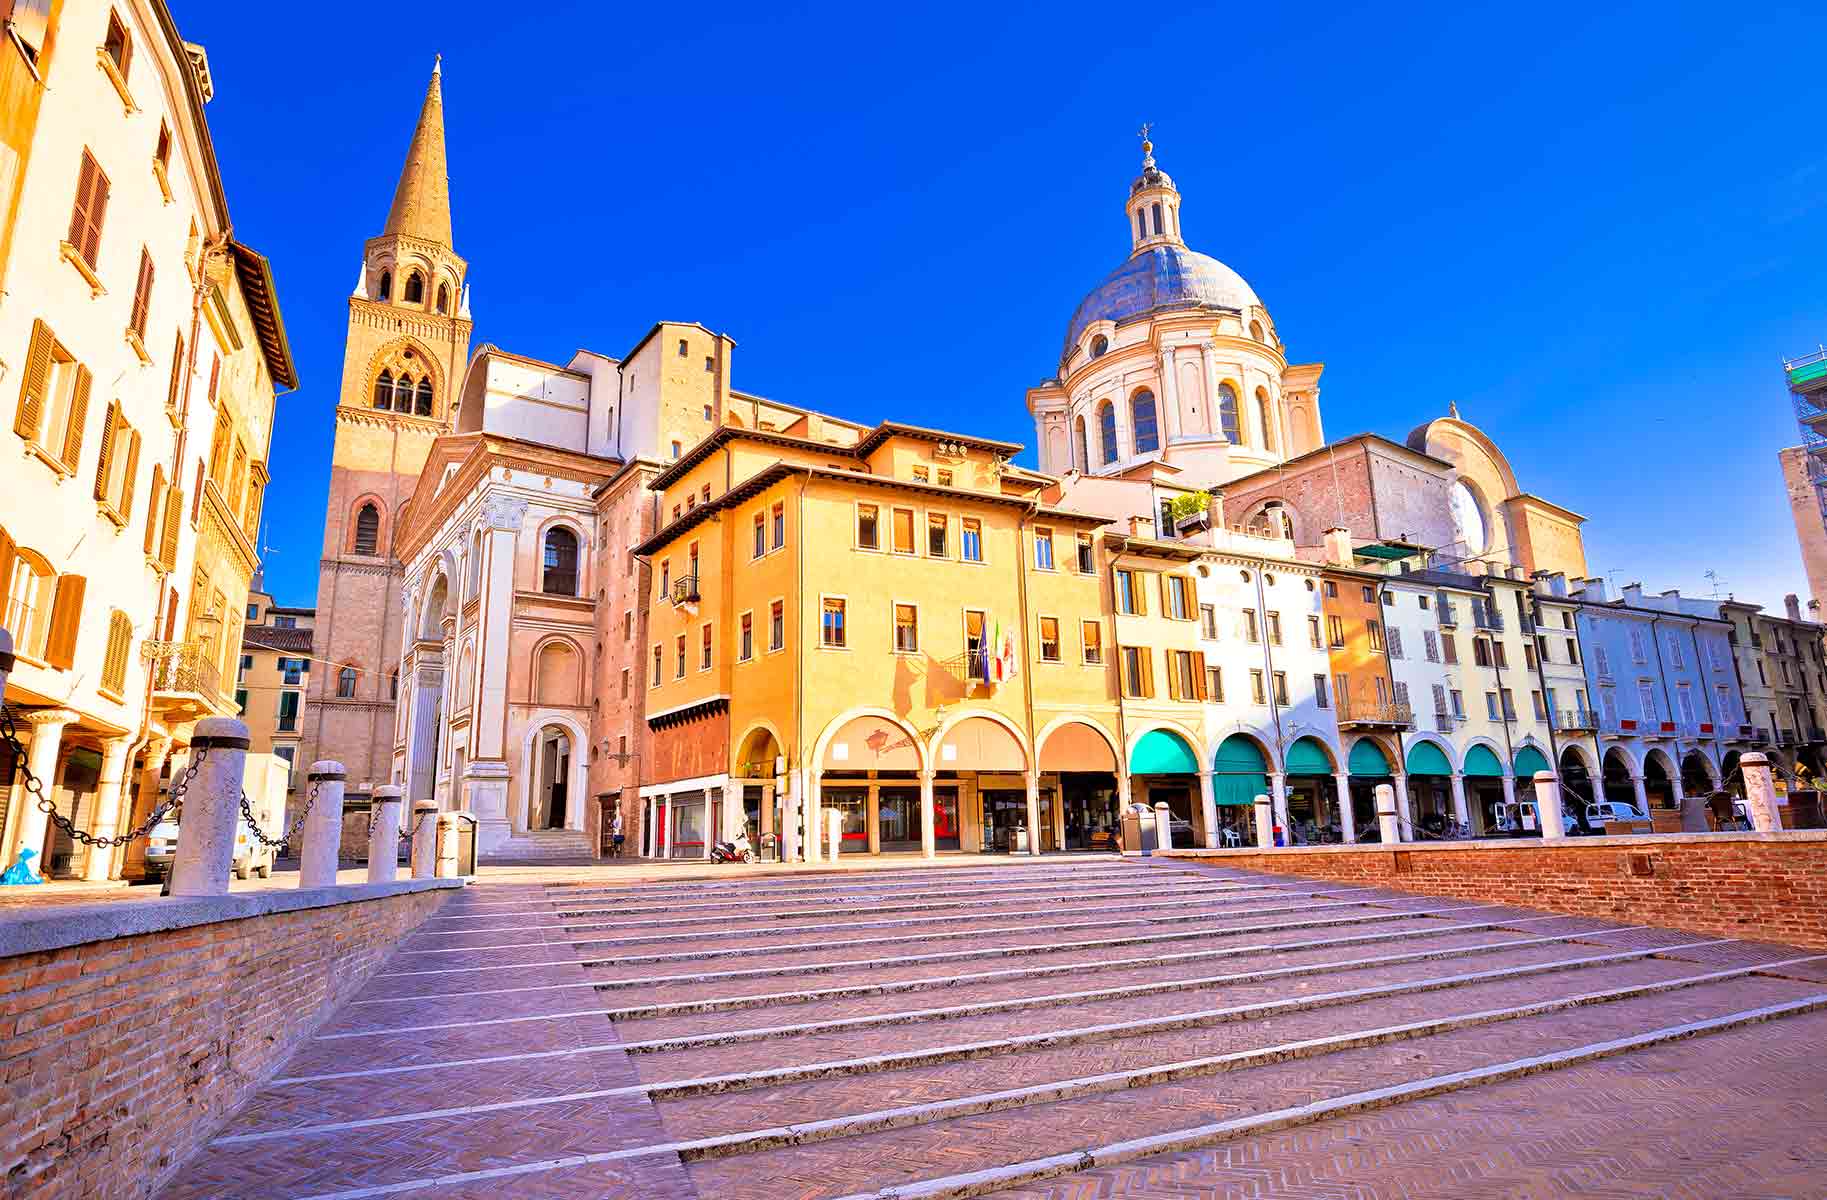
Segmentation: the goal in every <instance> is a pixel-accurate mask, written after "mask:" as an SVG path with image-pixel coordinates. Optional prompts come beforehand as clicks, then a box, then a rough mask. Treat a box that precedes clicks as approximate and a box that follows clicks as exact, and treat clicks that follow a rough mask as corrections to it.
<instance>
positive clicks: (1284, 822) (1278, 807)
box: [1269, 771, 1294, 846]
mask: <svg viewBox="0 0 1827 1200" xmlns="http://www.w3.org/2000/svg"><path fill="white" fill-rule="evenodd" d="M1269 802H1270V803H1271V804H1273V805H1274V806H1275V823H1276V824H1277V825H1280V826H1281V833H1282V842H1283V843H1284V844H1285V845H1289V846H1292V845H1293V844H1294V822H1293V821H1290V820H1289V819H1288V777H1287V775H1285V774H1284V773H1282V772H1280V771H1271V772H1269Z"/></svg>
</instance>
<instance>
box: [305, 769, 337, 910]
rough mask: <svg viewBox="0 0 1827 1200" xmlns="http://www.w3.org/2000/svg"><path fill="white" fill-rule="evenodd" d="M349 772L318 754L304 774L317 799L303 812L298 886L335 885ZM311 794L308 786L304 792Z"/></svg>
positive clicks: (307, 785) (306, 782)
mask: <svg viewBox="0 0 1827 1200" xmlns="http://www.w3.org/2000/svg"><path fill="white" fill-rule="evenodd" d="M347 781H348V773H347V772H346V771H345V770H344V769H343V765H342V764H341V763H339V762H337V761H336V760H335V759H333V758H320V759H318V760H317V761H316V762H314V763H312V764H311V770H310V773H309V774H308V775H306V776H305V785H306V788H307V789H312V788H314V789H316V791H317V799H315V800H313V801H311V811H310V812H309V813H307V814H305V823H304V834H303V836H304V845H303V847H301V848H300V849H299V851H298V886H299V887H301V888H314V887H335V886H336V867H337V863H338V860H340V859H341V857H342V849H343V790H344V789H345V788H346V787H347V786H348V782H347ZM305 794H306V795H307V796H309V795H310V792H309V790H307V791H306V793H305Z"/></svg>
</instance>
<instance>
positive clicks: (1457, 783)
mask: <svg viewBox="0 0 1827 1200" xmlns="http://www.w3.org/2000/svg"><path fill="white" fill-rule="evenodd" d="M1453 820H1455V821H1457V822H1459V823H1460V824H1461V825H1463V826H1465V827H1466V828H1467V829H1468V830H1469V829H1470V828H1471V827H1472V814H1471V810H1470V809H1469V808H1467V807H1466V803H1465V776H1464V775H1462V774H1460V773H1459V772H1458V771H1454V772H1453Z"/></svg>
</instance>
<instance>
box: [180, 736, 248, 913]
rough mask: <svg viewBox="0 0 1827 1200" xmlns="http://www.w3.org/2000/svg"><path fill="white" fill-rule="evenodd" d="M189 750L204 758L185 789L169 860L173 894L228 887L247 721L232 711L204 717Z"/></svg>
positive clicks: (218, 891)
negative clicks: (174, 850) (175, 846)
mask: <svg viewBox="0 0 1827 1200" xmlns="http://www.w3.org/2000/svg"><path fill="white" fill-rule="evenodd" d="M190 752H191V754H193V755H196V754H201V755H202V762H201V763H200V765H199V766H198V768H197V774H196V778H194V779H192V780H191V781H190V785H189V786H188V787H187V788H186V789H185V791H184V813H183V816H182V817H181V818H179V822H178V824H179V832H178V849H177V854H176V855H175V856H174V857H173V858H172V862H171V880H170V889H171V894H172V895H173V896H220V895H223V894H225V893H226V892H227V891H228V876H229V871H230V869H231V868H232V867H233V866H234V862H235V823H236V822H237V821H238V820H240V818H241V776H242V769H243V767H244V765H245V763H246V761H247V726H246V725H243V724H242V723H241V722H239V721H237V720H234V719H233V718H230V717H205V718H204V719H203V720H201V721H198V722H197V726H196V730H195V732H194V733H193V734H192V735H191V739H190ZM193 761H194V760H193Z"/></svg>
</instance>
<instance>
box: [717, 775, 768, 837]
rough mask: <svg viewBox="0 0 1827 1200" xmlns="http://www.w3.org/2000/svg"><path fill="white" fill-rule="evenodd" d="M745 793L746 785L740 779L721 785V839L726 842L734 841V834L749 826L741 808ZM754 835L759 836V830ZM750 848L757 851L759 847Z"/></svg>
mask: <svg viewBox="0 0 1827 1200" xmlns="http://www.w3.org/2000/svg"><path fill="white" fill-rule="evenodd" d="M747 794H748V792H747V789H746V786H745V785H744V784H743V782H742V781H741V780H740V779H732V780H730V781H729V782H728V783H726V784H724V785H723V840H724V841H726V842H733V841H735V840H736V835H737V834H738V833H741V832H744V831H746V830H747V829H748V827H749V822H748V816H747V810H746V809H744V808H743V800H744V798H745V797H746V796H747ZM755 836H756V837H757V838H759V837H760V836H761V833H760V831H759V830H758V831H756V834H755ZM750 849H752V850H754V851H756V852H757V853H759V852H760V850H761V847H760V846H751V847H750Z"/></svg>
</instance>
